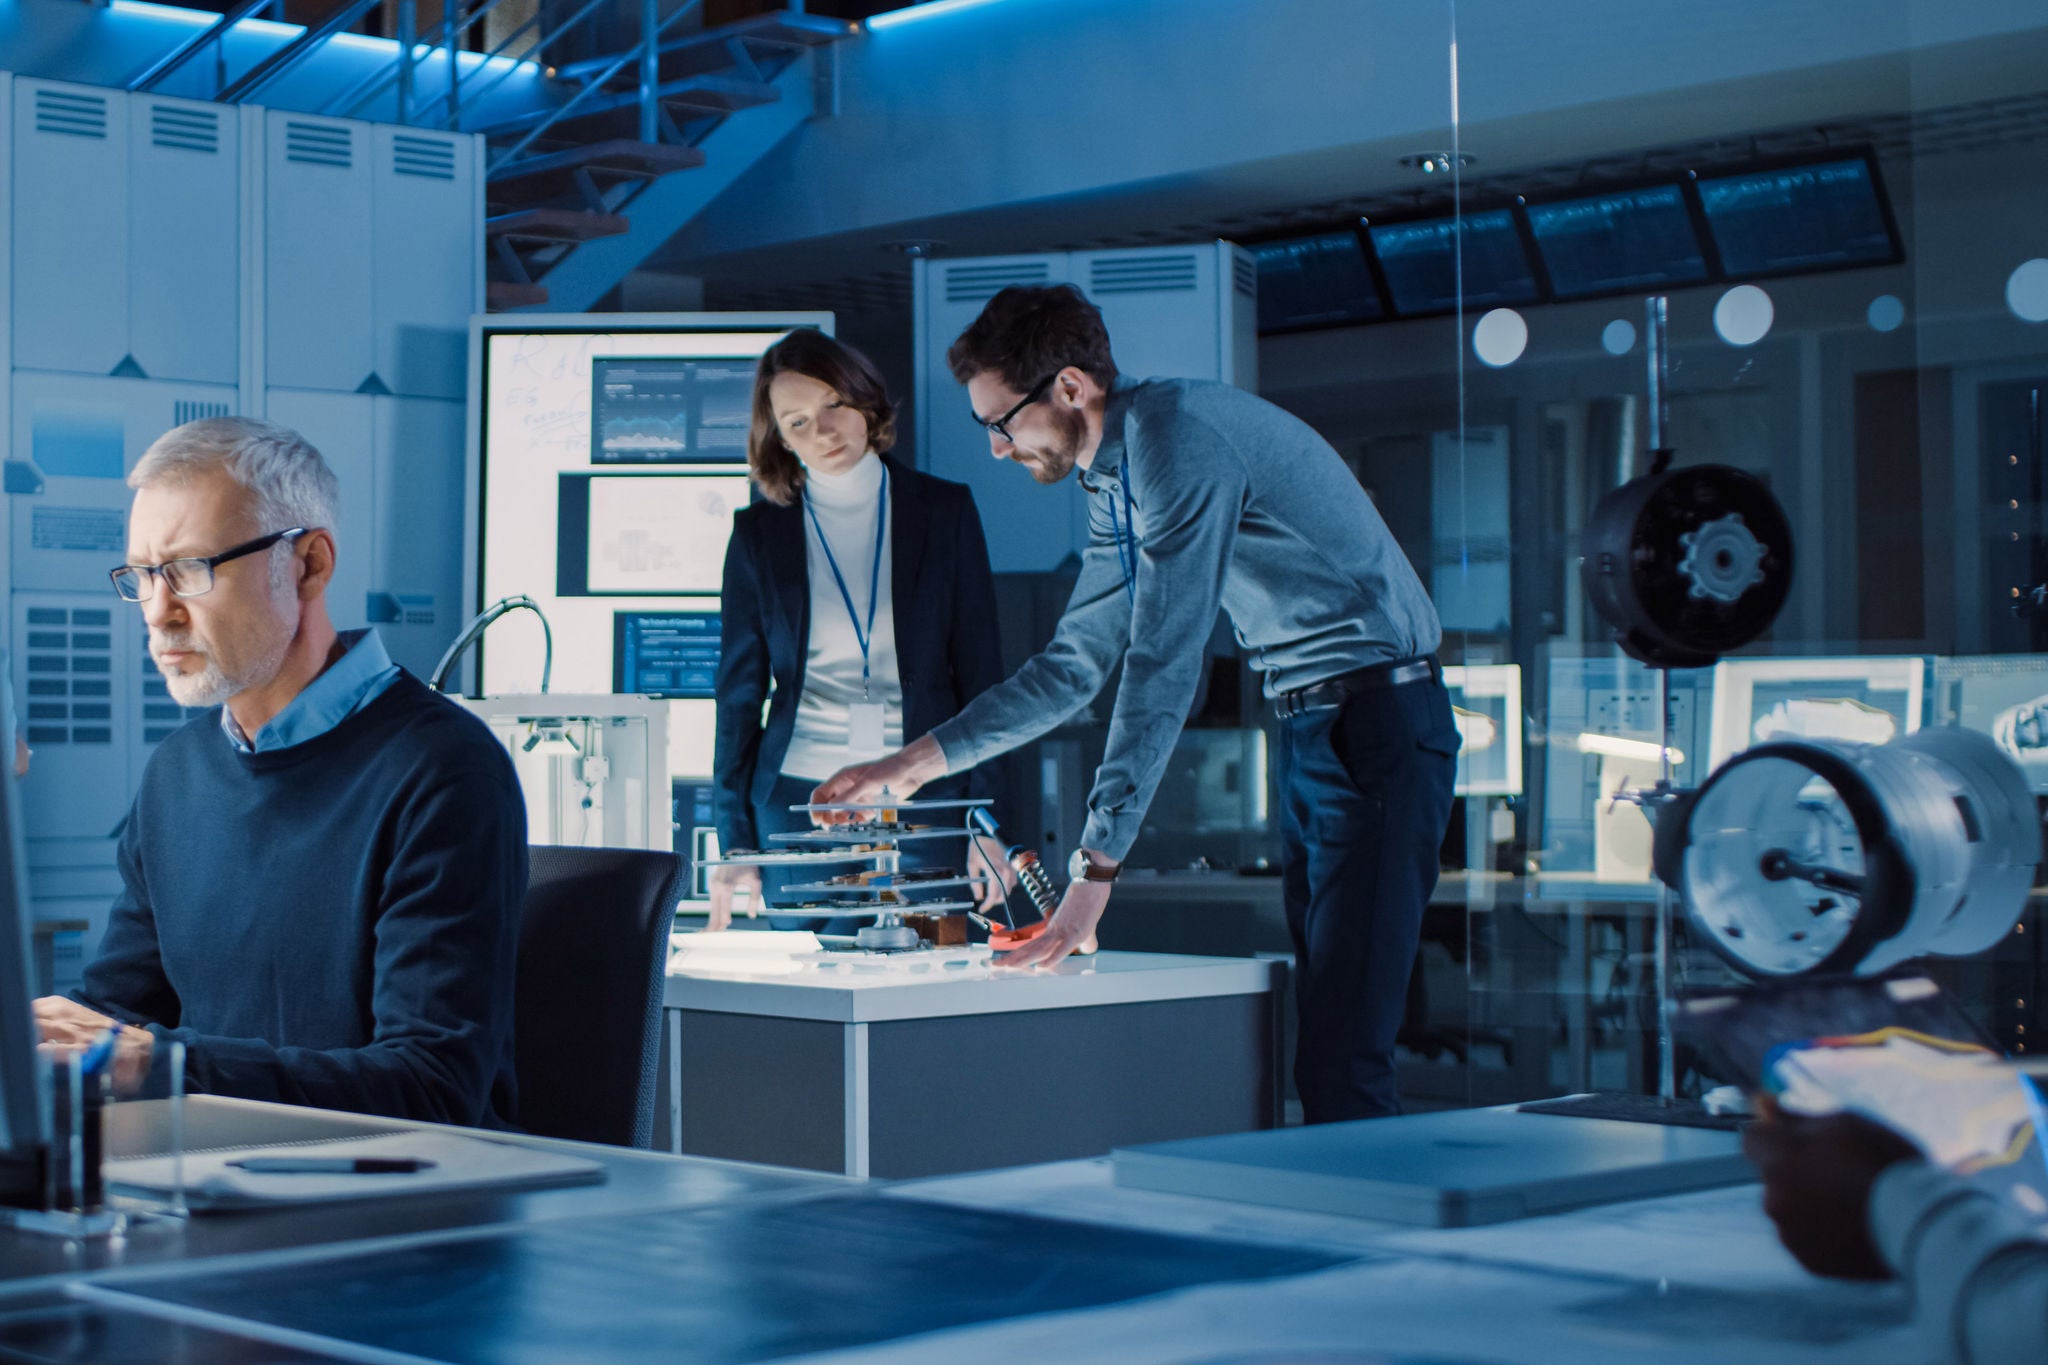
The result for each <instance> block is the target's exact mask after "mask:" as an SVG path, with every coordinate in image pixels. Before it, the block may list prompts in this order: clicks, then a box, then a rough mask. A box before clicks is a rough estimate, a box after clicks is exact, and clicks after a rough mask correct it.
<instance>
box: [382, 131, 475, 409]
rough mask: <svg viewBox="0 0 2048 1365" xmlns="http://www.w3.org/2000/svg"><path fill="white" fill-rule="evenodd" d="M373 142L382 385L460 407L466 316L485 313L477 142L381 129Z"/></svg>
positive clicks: (465, 370)
mask: <svg viewBox="0 0 2048 1365" xmlns="http://www.w3.org/2000/svg"><path fill="white" fill-rule="evenodd" d="M370 143H371V146H372V147H373V149H374V151H373V164H374V168H375V169H374V177H373V179H374V184H375V192H374V196H373V206H372V214H373V218H374V228H373V230H372V234H371V241H372V243H373V249H374V251H375V255H376V263H377V269H376V275H375V282H374V301H373V309H372V321H373V325H374V327H375V329H376V330H375V336H376V352H375V354H376V365H375V368H376V372H377V377H378V378H379V379H380V380H381V381H383V384H384V387H385V388H387V389H389V390H390V391H391V392H392V393H397V394H410V395H414V396H418V397H425V398H458V399H459V398H461V397H462V396H463V394H464V388H465V385H466V384H467V382H468V359H467V356H468V346H469V318H470V315H471V314H472V313H476V312H480V311H481V310H482V308H483V300H482V299H481V298H479V297H478V296H477V283H478V280H479V278H480V274H479V272H478V270H477V255H478V253H479V252H481V251H482V249H483V238H482V225H481V224H480V223H479V222H478V221H477V192H476V177H477V175H478V174H479V170H478V166H477V161H478V145H479V139H477V138H475V137H469V136H458V135H455V134H452V133H434V132H426V131H423V130H419V129H412V128H396V127H392V126H390V125H387V124H379V125H377V126H376V127H374V128H372V129H370Z"/></svg>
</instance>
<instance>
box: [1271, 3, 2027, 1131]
mask: <svg viewBox="0 0 2048 1365" xmlns="http://www.w3.org/2000/svg"><path fill="white" fill-rule="evenodd" d="M1362 8H1375V7H1362ZM1596 10H1597V11H1598V13H1595V11H1596ZM1638 10H1643V7H1636V9H1634V10H1630V9H1620V8H1614V7H1596V6H1591V5H1579V6H1568V7H1566V8H1565V9H1564V10H1562V11H1560V10H1556V9H1554V8H1546V9H1542V10H1541V11H1540V12H1538V11H1531V10H1530V9H1529V7H1524V6H1516V5H1510V4H1506V3H1480V2H1479V0H1464V3H1462V4H1457V5H1453V4H1450V3H1445V4H1443V5H1442V6H1441V7H1440V9H1439V10H1438V11H1437V16H1438V17H1439V18H1440V21H1441V36H1442V42H1441V45H1440V46H1432V48H1431V50H1428V51H1423V52H1419V53H1416V54H1414V60H1415V62H1416V64H1417V65H1418V66H1420V65H1421V64H1424V63H1436V64H1440V66H1441V69H1442V71H1443V89H1444V93H1445V96H1446V99H1445V108H1444V114H1445V118H1444V123H1443V126H1442V127H1441V129H1439V130H1437V131H1436V132H1435V133H1434V134H1432V135H1430V136H1427V137H1424V138H1421V139H1418V140H1417V142H1416V145H1415V146H1414V147H1413V148H1412V149H1410V151H1411V155H1412V158H1413V160H1412V164H1411V170H1412V176H1411V178H1410V179H1409V180H1408V181H1407V182H1406V183H1404V184H1401V185H1399V186H1397V187H1396V188H1394V189H1390V190H1389V191H1388V192H1387V193H1386V194H1385V195H1383V196H1382V197H1381V199H1380V200H1379V201H1378V202H1376V203H1373V204H1368V205H1366V206H1365V210H1364V212H1362V213H1361V214H1360V215H1359V221H1357V222H1355V223H1350V224H1346V223H1334V222H1333V223H1331V224H1327V225H1323V230H1322V235H1323V236H1324V237H1327V238H1329V239H1330V240H1329V241H1328V242H1324V243H1321V244H1319V245H1318V244H1311V245H1309V246H1305V247H1301V248H1299V251H1300V252H1303V253H1306V254H1307V255H1308V256H1309V257H1311V258H1313V259H1315V260H1324V259H1326V258H1327V257H1328V256H1329V255H1330V253H1331V252H1332V251H1335V252H1336V253H1337V255H1339V256H1341V257H1342V259H1343V263H1344V267H1345V269H1346V270H1347V271H1350V270H1354V269H1355V267H1354V266H1353V264H1352V262H1353V259H1354V258H1353V257H1352V256H1351V255H1350V254H1349V250H1350V248H1351V246H1352V245H1353V244H1352V242H1351V241H1350V240H1349V239H1347V238H1346V237H1345V236H1344V235H1343V234H1344V233H1345V232H1346V230H1347V229H1348V230H1349V231H1350V232H1351V233H1352V234H1354V236H1355V238H1356V243H1355V245H1356V250H1357V251H1358V252H1360V253H1362V256H1361V257H1360V258H1359V259H1362V260H1363V262H1364V267H1365V269H1364V272H1363V273H1362V274H1354V275H1349V276H1346V278H1347V279H1349V280H1350V283H1348V284H1344V283H1342V282H1333V283H1332V284H1330V285H1329V287H1328V289H1327V290H1326V291H1325V295H1324V298H1325V301H1326V302H1327V303H1328V305H1329V308H1330V314H1329V316H1328V317H1327V318H1325V319H1324V320H1323V321H1322V322H1321V323H1320V324H1317V325H1313V326H1302V327H1296V328H1294V329H1292V330H1284V331H1283V330H1280V329H1279V327H1277V326H1275V325H1272V324H1274V323H1276V322H1279V321H1284V320H1282V319H1277V318H1271V317H1269V319H1268V323H1269V325H1268V326H1267V327H1266V328H1265V330H1266V333H1267V334H1266V336H1265V338H1264V340H1263V342H1262V346H1261V365H1260V368H1261V372H1262V376H1263V383H1262V388H1263V391H1264V392H1265V393H1266V396H1268V397H1269V398H1272V399H1273V400H1274V401H1276V402H1279V403H1281V404H1282V405H1283V406H1286V407H1288V408H1289V409H1291V410H1293V411H1294V412H1296V413H1297V414H1299V415H1300V416H1302V417H1303V418H1305V419H1306V420H1308V421H1309V422H1311V423H1312V424H1314V425H1315V426H1316V427H1317V428H1318V429H1319V430H1321V431H1322V432H1323V434H1324V435H1325V436H1326V437H1328V438H1329V439H1330V441H1331V442H1332V443H1333V444H1334V445H1335V446H1336V447H1337V449H1338V450H1339V452H1340V453H1342V454H1343V456H1344V457H1345V459H1346V460H1347V461H1348V462H1350V463H1351V464H1352V466H1353V468H1354V469H1355V471H1356V472H1357V474H1358V477H1359V479H1360V481H1361V482H1362V483H1363V484H1364V485H1365V487H1366V488H1367V489H1368V491H1369V492H1370V493H1371V494H1372V496H1373V498H1374V500H1375V502H1376V504H1377V506H1378V507H1379V509H1380V511H1381V513H1382V514H1383V515H1384V516H1385V517H1386V519H1387V520H1388V522H1389V524H1390V526H1391V527H1392V528H1393V530H1394V532H1395V534H1396V536H1397V537H1398V539H1399V540H1400V542H1401V544H1402V546H1403V548H1404V549H1405V550H1406V551H1407V552H1408V554H1409V556H1410V557H1411V559H1412V560H1413V562H1414V564H1415V566H1416V568H1417V570H1418V571H1419V572H1420V573H1421V574H1422V576H1423V579H1424V581H1425V583H1426V584H1427V585H1428V586H1429V587H1430V589H1431V592H1432V594H1433V596H1434V597H1435V600H1436V603H1437V607H1438V610H1439V612H1440V614H1441V615H1442V617H1443V620H1444V626H1445V645H1444V655H1443V657H1444V662H1445V663H1446V665H1447V666H1448V669H1447V672H1448V680H1449V681H1450V682H1451V683H1452V685H1453V687H1454V695H1455V699H1456V701H1457V704H1458V707H1459V723H1460V730H1461V732H1462V733H1463V735H1464V739H1465V757H1464V760H1463V763H1462V766H1461V769H1460V786H1459V791H1460V801H1459V807H1460V808H1459V810H1458V811H1457V812H1456V813H1455V814H1454V817H1453V821H1452V828H1451V829H1450V830H1449V831H1448V833H1447V837H1446V840H1445V845H1444V863H1445V868H1446V871H1445V874H1444V877H1443V880H1442V882H1441V883H1440V885H1439V888H1438V891H1437V895H1436V904H1435V905H1434V906H1433V908H1432V909H1431V911H1430V914H1429V918H1428V921H1427V923H1426V925H1425V929H1424V944H1423V955H1422V961H1421V965H1420V968H1419V970H1418V973H1417V989H1416V991H1415V992H1414V997H1413V998H1412V999H1411V1001H1410V1023H1409V1027H1408V1030H1407V1032H1406V1035H1405V1037H1404V1043H1405V1045H1406V1046H1405V1050H1404V1054H1403V1076H1404V1090H1405V1092H1406V1093H1407V1095H1408V1096H1409V1098H1410V1101H1411V1103H1412V1104H1413V1105H1415V1106H1417V1107H1421V1106H1427V1105H1429V1104H1437V1103H1449V1104H1459V1103H1488V1102H1499V1101H1505V1100H1510V1099H1522V1098H1530V1097H1535V1096H1541V1095H1555V1094H1560V1093H1565V1092H1568V1091H1576V1090H1589V1089H1620V1090H1633V1091H1636V1092H1639V1093H1654V1092H1655V1091H1656V1090H1657V1089H1658V1088H1659V1086H1660V1083H1664V1084H1669V1085H1671V1086H1672V1087H1673V1088H1675V1089H1676V1090H1677V1091H1678V1093H1680V1094H1688V1093H1697V1092H1698V1090H1699V1089H1700V1087H1701V1085H1702V1083H1703V1080H1705V1078H1703V1076H1702V1075H1701V1072H1700V1070H1699V1069H1698V1067H1697V1066H1696V1065H1695V1059H1694V1058H1693V1057H1692V1056H1691V1055H1690V1054H1689V1053H1688V1052H1687V1051H1686V1050H1685V1049H1684V1048H1683V1046H1679V1047H1677V1048H1675V1049H1674V1052H1673V1054H1672V1056H1671V1057H1670V1058H1669V1061H1668V1063H1667V1065H1668V1066H1669V1068H1670V1076H1669V1079H1668V1081H1666V1080H1665V1079H1664V1078H1662V1077H1660V1075H1659V1071H1660V1058H1659V1040H1658V1008H1657V997H1656V993H1655V982H1656V974H1657V947H1658V934H1657V931H1656V926H1657V918H1658V916H1657V893H1656V891H1655V889H1654V884H1653V881H1652V879H1651V875H1650V867H1649V860H1650V824H1649V821H1648V819H1647V818H1646V816H1645V815H1644V812H1643V809H1642V807H1641V806H1640V805H1638V804H1636V803H1635V802H1632V801H1631V800H1629V799H1628V795H1627V794H1628V793H1629V792H1631V791H1636V790H1640V789H1642V788H1645V787H1648V786H1650V785H1652V784H1654V783H1655V782H1656V781H1657V779H1658V777H1659V776H1660V766H1661V765H1660V751H1661V748H1662V747H1668V749H1669V750H1670V761H1671V764H1672V778H1673V780H1674V782H1675V783H1676V784H1677V785H1678V786H1681V787H1684V786H1688V785H1691V786H1696V785H1698V784H1699V783H1700V782H1702V781H1704V780H1705V778H1706V777H1707V776H1708V774H1709V773H1710V772H1711V771H1712V770H1713V769H1714V767H1715V766H1716V765H1718V764H1719V763H1721V762H1723V761H1725V760H1726V759H1728V758H1729V757H1731V756H1732V755H1734V754H1737V753H1740V752H1742V751H1743V750H1745V749H1747V748H1748V747H1750V746H1751V745H1753V744H1756V743H1758V742H1761V741H1765V740H1772V739H1781V738H1787V737H1795V738H1796V737H1801V736H1804V737H1813V738H1840V739H1853V740H1865V741H1883V740H1886V739H1889V738H1891V737H1894V736H1897V735H1901V734H1904V733H1908V732H1911V731H1913V730H1915V729H1917V728H1919V727H1921V726H1923V725H1932V724H1962V725H1965V726H1969V727H1973V728H1978V729H1982V730H1985V731H1986V732H1988V733H1994V734H1996V735H1997V736H1999V737H2000V740H2001V743H2002V744H2004V746H2005V747H2006V748H2007V750H2008V752H2009V753H2011V754H2012V755H2013V756H2014V757H2016V758H2018V759H2019V760H2020V761H2021V763H2022V766H2023V768H2024V769H2025V770H2026V771H2027V773H2028V776H2029V779H2030V780H2031V781H2032V782H2033V783H2034V785H2035V787H2036V789H2037V790H2042V791H2048V761H2044V762H2042V763H2040V764H2038V765H2036V764H2035V763H2034V761H2033V755H2034V754H2035V753H2038V754H2040V755H2041V756H2042V758H2043V759H2044V760H2048V525H2044V519H2043V514H2044V485H2048V441H2044V434H2043V426H2044V420H2048V76H2044V74H2043V73H2044V72H2048V60H2044V58H2048V15H2042V14H2039V13H2031V12H2027V7H2017V6H2000V5H1993V4H1985V5H1975V6H1963V7H1953V6H1941V5H1936V4H1933V3H1923V2H1922V0H1879V3H1875V4H1870V5H1861V6H1855V7H1853V12H1851V10H1850V9H1846V8H1843V7H1820V11H1817V12H1815V13H1811V14H1801V15H1798V16H1793V17H1787V16H1786V15H1785V13H1784V12H1783V10H1782V8H1781V7H1778V6H1771V5H1766V4H1763V3H1755V4H1744V3H1736V4H1733V5H1729V6H1723V7H1717V10H1716V12H1715V13H1713V14H1711V15H1708V14H1701V13H1698V12H1687V13H1685V14H1682V15H1681V14H1678V13H1676V12H1674V11H1670V10H1668V9H1660V8H1657V7H1649V8H1648V9H1647V10H1643V12H1641V13H1638V12H1637V11H1638ZM1959 11H1960V12H1959ZM1410 13H1411V14H1412V10H1411V11H1410ZM1333 234H1334V235H1333ZM1298 235H1300V236H1301V237H1303V238H1304V239H1308V238H1312V237H1314V236H1316V234H1315V233H1311V232H1308V231H1306V230H1304V231H1303V232H1302V233H1300V234H1298ZM1331 242H1334V243H1335V244H1336V245H1335V246H1334V247H1333V246H1332V245H1331V244H1330V243H1331ZM1267 249H1268V250H1271V249H1272V248H1267ZM1329 278H1330V279H1331V280H1332V281H1336V276H1335V275H1331V276H1330V277H1329ZM1657 299H1662V300H1664V315H1665V317H1666V318H1667V319H1668V321H1667V323H1666V337H1667V347H1668V351H1667V356H1666V363H1665V366H1664V371H1665V376H1666V377H1665V382H1664V392H1663V399H1664V404H1663V407H1662V409H1661V411H1660V410H1659V409H1657V408H1655V407H1653V405H1652V401H1651V393H1650V389H1651V381H1650V376H1651V372H1652V369H1653V366H1652V365H1651V363H1650V358H1649V356H1648V355H1647V349H1648V346H1649V344H1650V341H1651V339H1652V335H1653V328H1652V324H1651V317H1652V315H1653V313H1652V301H1653V300H1657ZM1267 302H1268V305H1269V312H1271V310H1272V308H1273V307H1275V306H1277V305H1275V304H1274V299H1273V297H1272V296H1270V295H1269V297H1268V300H1267ZM1340 305H1341V306H1340ZM1297 320H1299V319H1298V318H1297ZM1331 323H1334V324H1335V325H1330V324H1331ZM1660 433H1661V442H1658V441H1656V440H1655V437H1656V436H1657V435H1658V434H1660ZM1655 444H1661V445H1662V446H1663V447H1665V448H1667V449H1668V450H1669V451H1670V452H1671V455H1670V460H1671V467H1673V468H1679V469H1682V468H1684V467H1686V466H1690V465H1699V464H1719V465H1727V466H1732V467H1734V468H1735V469H1738V470H1742V471H1745V472H1747V473H1748V474H1751V475H1753V476H1755V478H1756V479H1758V480H1760V481H1761V482H1762V483H1763V484H1764V485H1765V486H1767V488H1768V489H1769V491H1770V493H1771V495H1772V496H1773V497H1774V498H1775V499H1776V501H1777V502H1778V504H1779V505H1780V506H1781V507H1782V509H1783V511H1784V513H1785V515H1786V518H1787V520H1788V522H1789V524H1790V530H1791V535H1792V538H1793V543H1794V559H1795V567H1794V570H1793V574H1792V582H1791V586H1790V592H1789V596H1788V597H1787V599H1786V601H1785V604H1784V606H1783V609H1782V611H1781V612H1780V613H1779V614H1778V615H1777V617H1776V619H1775V622H1774V623H1773V624H1772V625H1771V627H1770V628H1769V630H1768V631H1766V632H1765V633H1764V634H1763V635H1762V636H1761V637H1760V638H1757V639H1756V640H1755V641H1754V642H1753V643H1751V644H1748V645H1746V646H1744V647H1742V648H1740V649H1738V650H1736V651H1734V652H1732V653H1730V654H1728V655H1727V656H1726V657H1725V658H1723V659H1722V660H1721V661H1720V662H1719V663H1718V664H1717V665H1715V666H1711V667H1700V668H1681V669H1672V670H1670V671H1669V673H1668V675H1667V676H1665V677H1662V678H1660V677H1659V674H1658V672H1657V671H1655V670H1652V669H1650V668H1648V667H1646V666H1644V665H1643V664H1640V663H1638V662H1636V661H1634V660H1632V659H1630V658H1628V657H1627V656H1626V655H1624V654H1623V653H1622V651H1621V650H1620V649H1618V648H1617V647H1616V646H1615V644H1614V643H1613V632H1612V629H1611V627H1610V626H1609V625H1608V624H1607V623H1606V622H1605V621H1603V620H1602V619H1601V618H1600V616H1599V615H1598V614H1597V613H1596V611H1595V610H1594V609H1593V607H1592V605H1591V604H1590V602H1589V600H1588V597H1587V594H1586V591H1585V589H1584V586H1583V585H1582V582H1581V572H1580V562H1579V561H1580V553H1581V548H1580V545H1581V535H1582V533H1583V531H1584V529H1585V526H1586V522H1587V518H1588V516H1589V514H1590V513H1591V512H1592V510H1593V508H1594V507H1595V505H1596V504H1597V503H1598V502H1599V500H1600V499H1601V498H1602V497H1603V496H1604V495H1606V494H1607V493H1608V492H1610V491H1611V490H1612V489H1614V488H1615V487H1617V486H1618V485H1620V484H1622V483H1624V482H1626V481H1627V480H1629V479H1631V478H1634V477H1636V476H1638V475H1640V474H1643V473H1645V472H1647V471H1648V470H1649V469H1650V467H1651V466H1650V458H1651V457H1650V454H1649V452H1650V451H1651V449H1652V447H1653V445H1655ZM1667 726H1668V734H1669V739H1668V741H1667V742H1666V745H1665V746H1660V735H1661V734H1663V733H1665V732H1666V729H1667ZM2039 945H2040V926H2039V924H2038V912H2037V911H2035V910H2033V909H2030V910H2029V911H2028V912H2027V913H2026V914H2025V915H2024V916H2023V917H2022V919H2021V920H2020V922H2019V924H2018V925H2017V926H2015V927H2014V929H2013V930H2012V931H2011V932H2010V933H2009V934H2007V935H2005V937H2004V938H2003V939H2002V940H2001V941H2000V942H1998V943H1997V944H1996V945H1995V946H1993V947H1992V948H1991V949H1990V950H1989V951H1985V952H1981V953H1976V954H1973V955H1971V956H1969V957H1966V958H1961V959H1955V960H1940V961H1937V962H1936V963H1935V964H1934V965H1933V971H1934V972H1935V974H1936V975H1937V976H1938V977H1939V978H1940V979H1943V980H1944V981H1946V982H1948V983H1949V984H1951V985H1952V986H1953V988H1954V989H1955V990H1956V991H1957V992H1958V993H1959V995H1960V997H1961V998H1962V1000H1963V1001H1964V1002H1965V1004H1966V1005H1967V1007H1968V1008H1969V1009H1970V1011H1971V1012H1972V1013H1973V1014H1974V1015H1975V1016H1976V1017H1977V1019H1978V1021H1979V1022H1980V1023H1981V1024H1982V1025H1983V1026H1984V1027H1985V1028H1986V1029H1988V1030H1989V1031H1990V1032H1991V1033H1992V1034H1993V1036H1995V1037H1996V1038H1997V1040H1998V1041H1999V1042H2000V1043H2001V1045H2003V1046H2004V1047H2006V1048H2007V1049H2008V1050H2011V1051H2014V1052H2025V1051H2028V1050H2030V1049H2031V1047H2032V1046H2033V1044H2032V1041H2031V1040H2033V1039H2035V1038H2038V1037H2039V1034H2040V1030H2041V1029H2042V1028H2043V1027H2048V1011H2044V1010H2043V1009H2042V1008H2041V1004H2040V1001H2041V988H2042V986H2043V984H2044V983H2043V982H2042V980H2041V977H2042V973H2043V963H2042V957H2041V950H2040V946H2039ZM1669 947H1670V958H1669V963H1670V971H1671V974H1672V977H1673V978H1674V980H1675V981H1676V982H1678V983H1680V984H1684V983H1700V982H1704V981H1710V980H1716V979H1726V978H1727V974H1728V972H1729V968H1728V967H1727V965H1726V964H1725V963H1724V960H1723V959H1722V957H1721V956H1720V955H1719V954H1718V953H1716V952H1715V951H1714V950H1713V947H1712V945H1709V944H1707V943H1705V942H1703V941H1702V938H1701V935H1700V934H1699V933H1697V932H1696V931H1693V930H1692V929H1691V928H1690V926H1689V925H1688V923H1687V921H1686V918H1685V916H1684V914H1683V912H1682V911H1681V912H1679V913H1678V914H1677V915H1676V916H1675V923H1674V926H1673V933H1672V937H1671V941H1670V945H1669Z"/></svg>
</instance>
